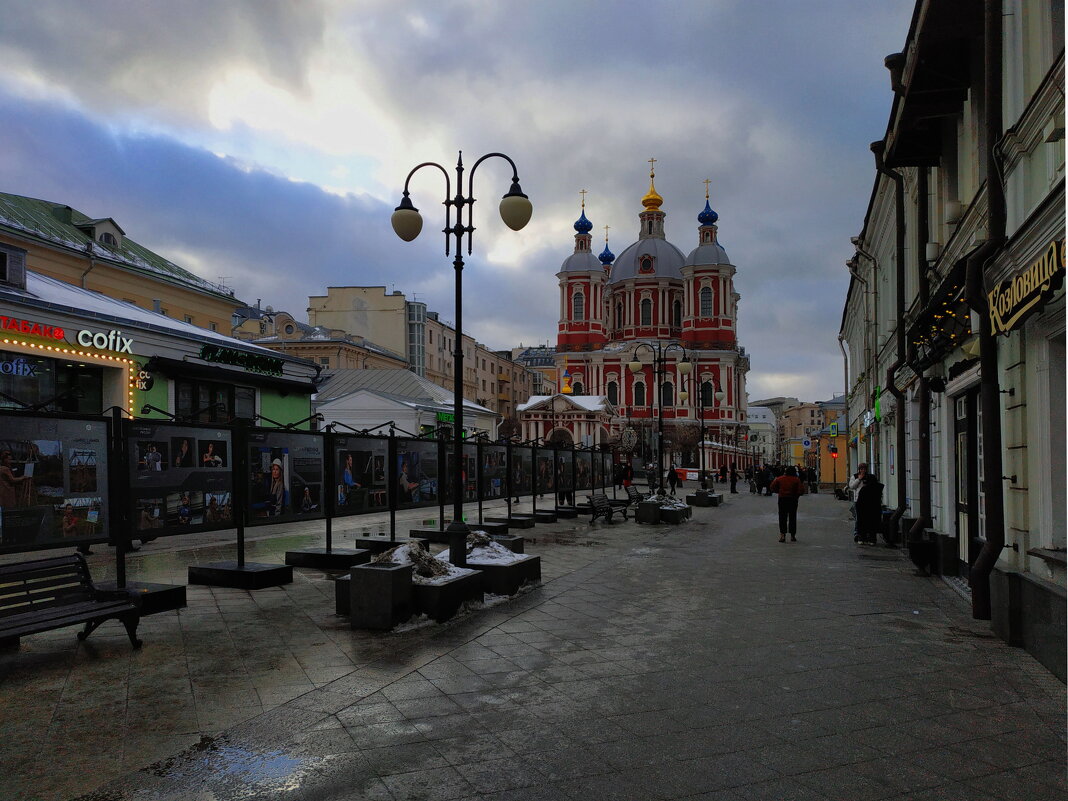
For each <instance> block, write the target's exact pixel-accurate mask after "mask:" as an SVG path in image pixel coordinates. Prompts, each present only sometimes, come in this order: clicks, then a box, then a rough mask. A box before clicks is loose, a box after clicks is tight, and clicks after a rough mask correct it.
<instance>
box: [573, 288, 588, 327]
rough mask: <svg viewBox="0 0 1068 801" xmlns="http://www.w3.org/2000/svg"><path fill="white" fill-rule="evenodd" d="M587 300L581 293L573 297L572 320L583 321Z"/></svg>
mask: <svg viewBox="0 0 1068 801" xmlns="http://www.w3.org/2000/svg"><path fill="white" fill-rule="evenodd" d="M585 300H586V299H585V298H584V297H583V296H582V293H581V292H576V293H575V294H574V295H572V296H571V319H572V320H581V319H583V312H584V311H585V307H586V304H585Z"/></svg>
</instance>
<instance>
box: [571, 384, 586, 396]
mask: <svg viewBox="0 0 1068 801" xmlns="http://www.w3.org/2000/svg"><path fill="white" fill-rule="evenodd" d="M571 392H572V393H573V394H575V395H585V394H586V388H585V387H584V386H582V382H581V381H576V382H575V383H574V384H572V385H571Z"/></svg>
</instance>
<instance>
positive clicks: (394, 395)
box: [314, 368, 496, 414]
mask: <svg viewBox="0 0 1068 801" xmlns="http://www.w3.org/2000/svg"><path fill="white" fill-rule="evenodd" d="M361 391H368V392H373V393H375V394H376V395H382V396H384V397H389V398H391V399H393V400H397V401H400V402H401V403H418V402H422V403H429V404H434V405H441V404H450V403H453V394H452V390H449V389H445V387H440V386H438V385H437V384H435V383H434V382H433V381H431V380H429V379H427V378H423V377H422V376H419V375H416V374H415V373H413V372H412V371H411V370H403V369H399V368H396V369H394V368H382V369H378V368H375V369H361V368H350V369H344V370H332V371H331V372H329V373H327V374H326V375H325V376H324V378H323V381H322V383H321V384H320V386H319V391H318V393H317V394H316V396H315V398H314V400H315V402H316V403H329V402H330V401H334V400H338V399H339V398H344V397H347V396H349V395H352V394H354V393H356V392H361ZM464 406H465V407H466V408H468V409H473V410H475V411H480V412H486V413H488V414H496V412H494V411H493V410H492V409H487V408H486V407H485V406H480V405H479V404H477V403H474V402H472V401H469V400H467V399H466V398H465V399H464Z"/></svg>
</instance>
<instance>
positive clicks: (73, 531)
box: [61, 503, 78, 537]
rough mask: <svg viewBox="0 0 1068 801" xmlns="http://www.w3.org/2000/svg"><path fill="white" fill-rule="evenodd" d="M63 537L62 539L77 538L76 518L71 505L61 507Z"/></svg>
mask: <svg viewBox="0 0 1068 801" xmlns="http://www.w3.org/2000/svg"><path fill="white" fill-rule="evenodd" d="M61 525H62V526H63V536H64V537H77V536H78V518H77V517H75V515H74V507H73V506H72V505H71V504H69V503H68V504H67V505H66V506H64V507H63V521H62V524H61Z"/></svg>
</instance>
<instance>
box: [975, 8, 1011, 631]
mask: <svg viewBox="0 0 1068 801" xmlns="http://www.w3.org/2000/svg"><path fill="white" fill-rule="evenodd" d="M983 28H984V30H983V37H984V42H983V73H984V78H983V81H984V83H983V93H984V97H983V102H984V105H985V110H986V121H985V122H986V124H985V129H986V130H985V133H986V137H985V138H986V141H985V145H986V151H985V153H984V154H983V155H984V163H985V166H986V195H987V208H988V210H989V211H988V221H987V224H988V229H987V230H988V232H989V235H990V238H989V239H987V241H986V242H984V243H983V244H982V245H980V246H979V249H978V250H977V251H976V252H975V253H974V254H973V255H972V256H971V258H969V259H968V268H967V283H966V285H965V286H966V290H967V293H968V305H969V306H971V308H972V310H973V311H975V312H976V313H977V314H978V315H979V318H980V319H981V320H982V324H981V325H980V327H979V373H980V376H981V383H980V385H979V406H980V408H981V409H982V417H983V422H982V430H981V435H982V438H983V475H984V476H985V481H984V487H983V490H984V495H985V499H986V510H985V511H986V542H985V543H983V548H982V550H981V551H980V552H979V556H978V558H976V560H975V564H974V565H972V567H971V570H970V571H969V576H968V583H969V584H970V585H971V588H972V617H973V618H975V619H976V620H990V618H991V609H990V573H991V572H992V571H993V569H994V565H995V564H997V561H998V557H999V556H1000V555H1001V550H1002V548H1004V547H1005V498H1004V489H1003V485H1002V478H1001V476H1002V470H1003V465H1002V461H1001V388H1000V386H999V381H998V378H999V376H998V349H997V341H996V337H995V335H994V333H993V331H991V328H990V322H989V319H990V308H989V302H988V300H987V296H986V292H985V288H984V281H983V277H984V276H983V268H984V266H985V264H986V262H987V261H988V260H989V259H991V258H992V257H993V256H994V255H995V254H996V253H997V251H998V249H999V248H1000V247H1001V246H1002V245H1003V243H1004V241H1005V189H1004V187H1003V186H1002V185H1001V181H1000V175H1001V172H1000V164H999V163H998V159H997V154H996V153H995V146H996V144H997V142H999V141H1000V139H1001V137H1002V134H1003V131H1002V118H1001V99H1002V98H1001V79H1002V75H1001V69H1002V67H1001V57H1002V54H1001V2H1000V0H986V5H985V8H984V20H983Z"/></svg>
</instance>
